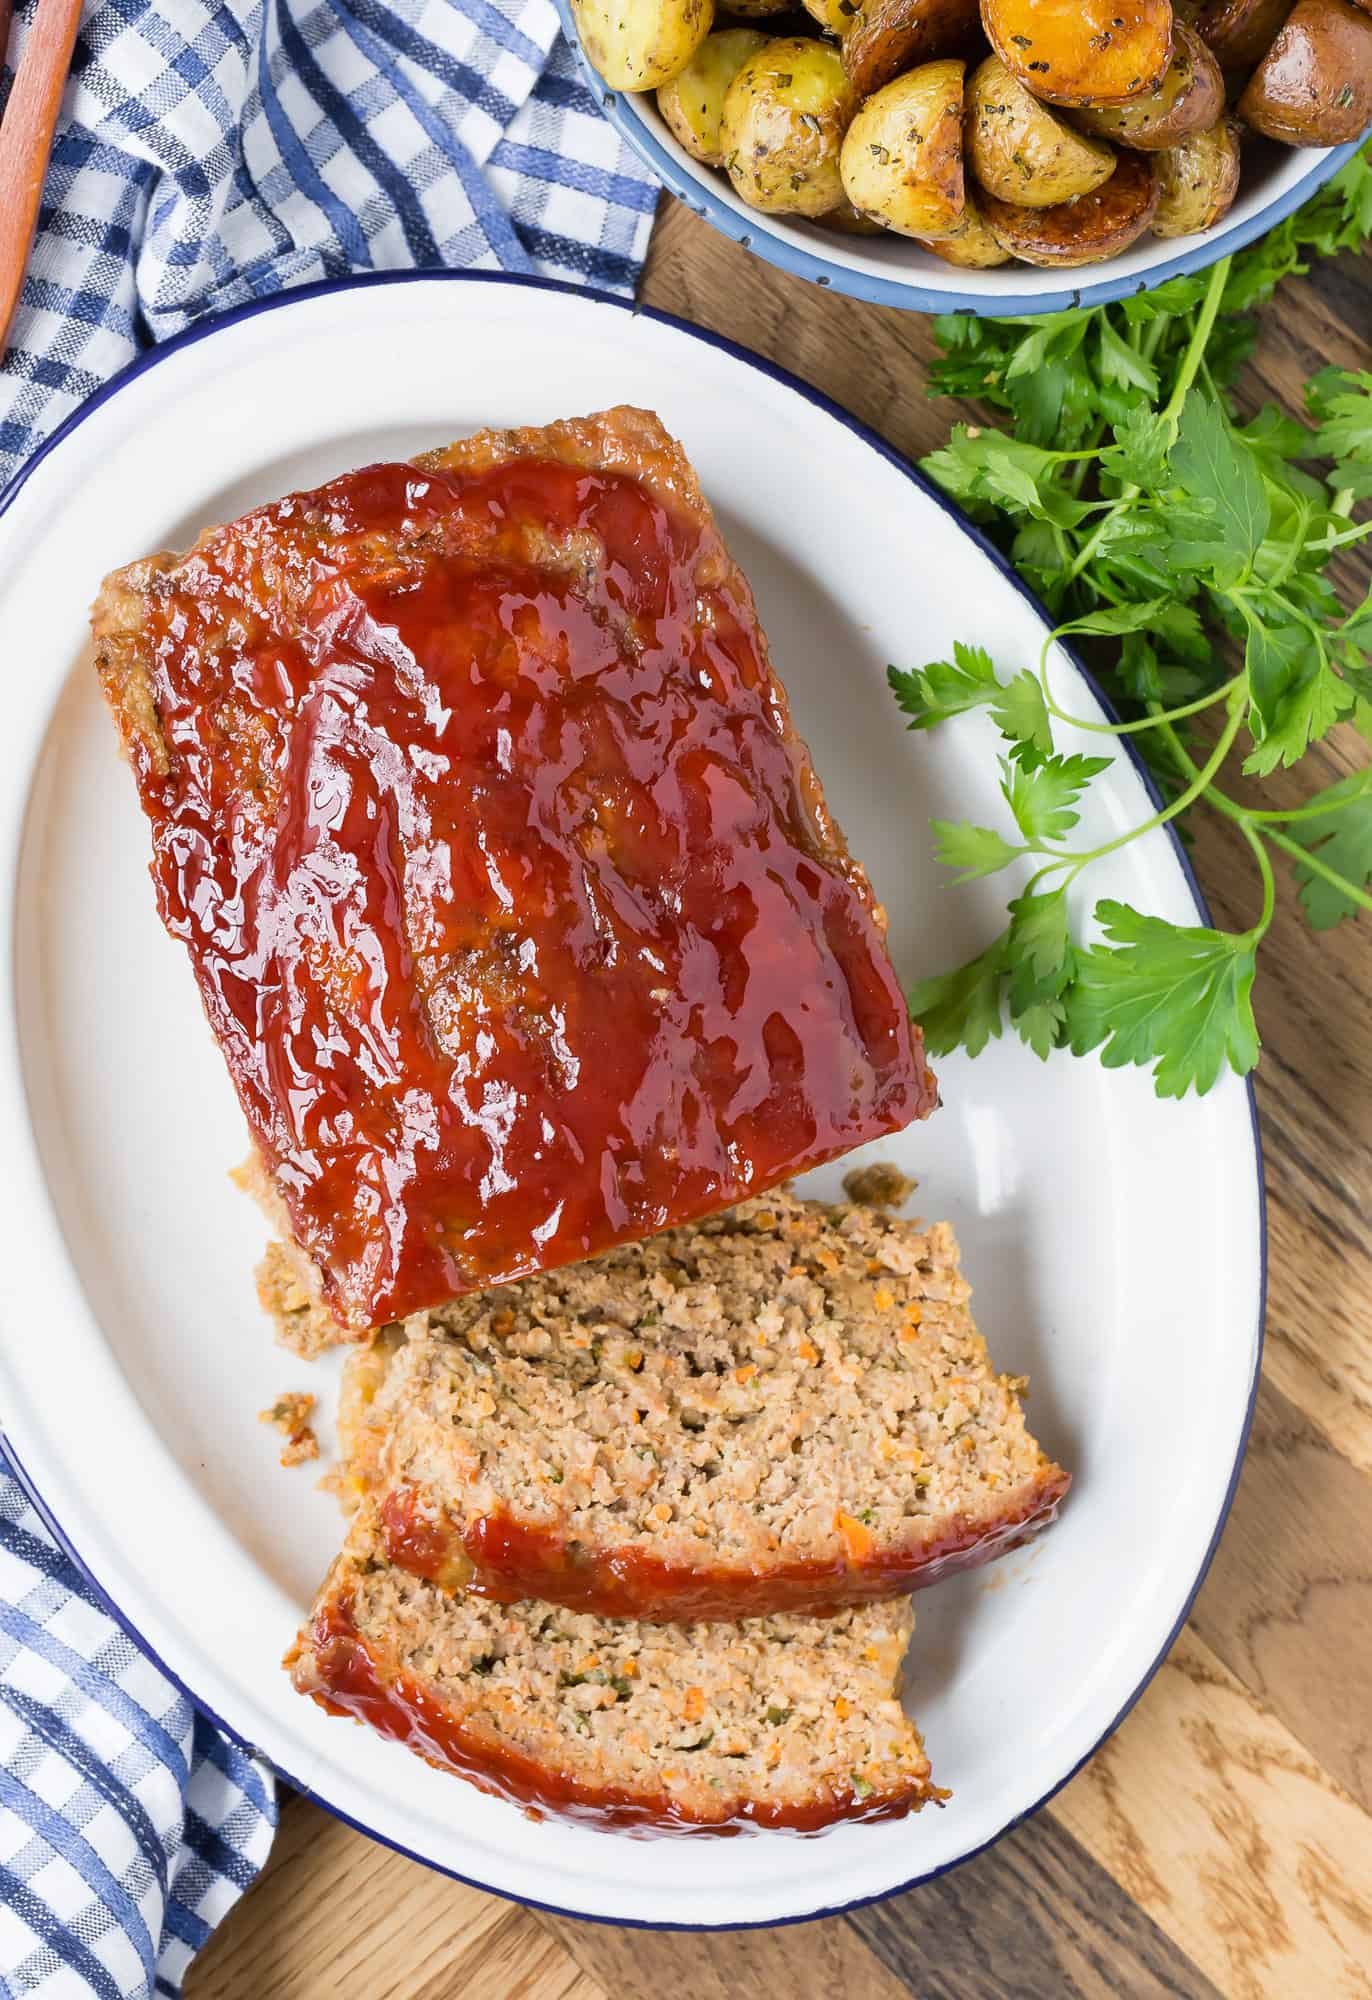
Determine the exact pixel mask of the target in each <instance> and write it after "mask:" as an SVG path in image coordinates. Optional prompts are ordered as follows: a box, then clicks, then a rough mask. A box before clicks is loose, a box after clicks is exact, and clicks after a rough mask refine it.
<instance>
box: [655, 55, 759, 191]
mask: <svg viewBox="0 0 1372 2000" xmlns="http://www.w3.org/2000/svg"><path fill="white" fill-rule="evenodd" d="M766 41H767V37H766V35H764V34H763V33H762V31H761V30H760V29H758V28H721V29H720V30H719V32H718V33H717V34H713V35H707V36H706V37H705V40H704V41H703V42H702V43H701V45H700V47H699V48H698V49H697V50H696V52H695V54H694V55H693V56H692V57H691V60H690V61H689V62H688V63H687V65H686V67H685V69H683V70H682V71H681V72H680V73H679V75H677V76H674V77H673V78H672V80H671V82H670V83H664V84H663V85H662V87H661V89H660V90H659V91H658V93H657V108H658V110H659V111H660V112H661V113H662V115H663V117H664V118H665V119H666V121H667V129H668V130H669V131H670V132H671V133H672V134H673V136H674V137H675V138H677V139H679V140H680V141H681V143H682V145H683V146H684V147H685V148H686V151H687V152H688V153H689V154H690V155H691V158H692V159H693V160H700V161H702V162H703V163H704V165H706V166H707V167H722V166H723V164H724V148H723V145H722V144H721V143H720V136H719V128H720V122H721V120H722V119H723V117H724V97H725V93H726V91H727V90H728V88H729V85H730V84H731V83H732V82H733V80H734V78H735V77H736V76H737V74H738V72H739V70H740V69H742V67H743V65H744V63H746V62H747V60H748V58H749V56H752V55H756V54H757V52H758V50H759V49H760V48H762V47H763V45H764V44H765V42H766Z"/></svg>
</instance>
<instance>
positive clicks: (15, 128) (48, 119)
mask: <svg viewBox="0 0 1372 2000" xmlns="http://www.w3.org/2000/svg"><path fill="white" fill-rule="evenodd" d="M5 5H6V0H0V10H2V9H3V8H4V7H5ZM80 20H81V0H38V11H37V13H36V15H35V16H34V20H33V23H32V26H31V27H30V28H29V32H28V39H27V40H26V42H25V43H24V53H23V55H22V57H21V58H20V61H19V69H18V73H17V74H16V76H15V79H14V87H13V89H12V90H11V91H10V98H9V103H8V104H7V105H6V107H5V115H4V118H3V119H0V359H3V357H4V352H5V343H6V340H7V338H8V336H9V330H10V323H11V321H12V320H13V318H14V310H15V307H16V306H17V305H18V303H19V294H20V292H21V291H22V290H23V285H24V270H25V267H26V266H27V264H28V260H29V249H30V247H31V245H32V243H33V232H34V229H35V227H36V226H37V222H38V205H39V202H40V201H41V200H42V196H43V182H44V179H45V178H46V175H47V170H48V155H49V153H50V152H51V151H52V135H53V128H54V126H55V125H56V123H57V112H58V108H59V106H60V105H61V102H62V91H63V88H64V87H65V85H66V81H67V71H68V69H69V68H70V66H71V52H72V48H73V45H74V44H75V41H76V30H77V27H78V25H79V24H80Z"/></svg>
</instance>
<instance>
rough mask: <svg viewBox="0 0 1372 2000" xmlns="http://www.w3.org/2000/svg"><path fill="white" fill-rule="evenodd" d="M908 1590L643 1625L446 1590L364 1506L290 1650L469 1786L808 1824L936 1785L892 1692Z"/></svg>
mask: <svg viewBox="0 0 1372 2000" xmlns="http://www.w3.org/2000/svg"><path fill="white" fill-rule="evenodd" d="M912 1624H913V1618H912V1614H911V1611H910V1607H909V1604H908V1602H904V1603H900V1604H894V1605H868V1606H864V1607H863V1608H861V1609H860V1610H854V1611H846V1612H843V1613H842V1614H841V1615H840V1616H839V1617H837V1618H834V1619H816V1618H796V1617H789V1616H783V1617H775V1618H757V1619H749V1620H747V1621H746V1622H744V1623H742V1624H737V1625H719V1624H714V1625H644V1624H639V1623H637V1622H635V1621H634V1620H632V1619H629V1620H606V1619H601V1618H593V1617H589V1616H587V1615H586V1614H584V1613H576V1612H569V1611H565V1610H561V1609H559V1608H557V1607H556V1606H553V1605H549V1604H536V1603H524V1604H513V1605H505V1604H498V1603H495V1602H493V1601H492V1600H491V1599H489V1598H483V1597H477V1596H473V1595H470V1594H459V1595H457V1596H450V1595H449V1594H448V1593H447V1592H445V1591H442V1590H440V1589H439V1588H438V1587H437V1586H436V1585H434V1584H432V1583H428V1582H425V1581H424V1580H423V1579H422V1578H419V1577H416V1576H412V1575H410V1574H409V1572H408V1571H405V1570H401V1569H397V1568H395V1567H394V1565H392V1564H390V1563H389V1562H387V1560H386V1558H385V1551H384V1547H383V1546H382V1545H381V1542H380V1530H379V1523H378V1521H377V1517H376V1514H375V1511H374V1508H373V1505H372V1503H371V1502H368V1503H367V1504H366V1505H365V1506H364V1507H363V1508H362V1510H361V1511H360V1513H359V1515H358V1518H357V1520H356V1522H355V1523H354V1526H353V1529H352V1531H351V1533H350V1535H349V1538H348V1542H347V1545H346V1547H345V1548H344V1551H343V1553H342V1555H341V1556H340V1557H339V1559H338V1561H337V1562H336V1563H335V1564H334V1567H333V1569H332V1570H331V1571H330V1573H329V1576H328V1578H327V1579H326V1581H325V1584H324V1588H323V1590H322V1592H321V1594H320V1597H319V1600H318V1602H317V1604H316V1606H315V1609H314V1612H313V1615H312V1617H311V1620H310V1623H309V1624H308V1625H307V1626H306V1628H305V1630H304V1631H303V1632H302V1634H301V1635H300V1638H299V1640H298V1642H297V1645H296V1647H295V1649H294V1650H293V1652H292V1654H291V1655H290V1656H289V1658H288V1661H287V1664H288V1666H289V1667H290V1668H291V1671H292V1677H293V1679H294V1681H295V1685H296V1686H297V1687H298V1688H299V1689H300V1690H301V1692H302V1693H304V1694H308V1695H312V1696H313V1697H314V1699H315V1700H316V1701H317V1702H319V1703H320V1705H321V1706H322V1707H324V1708H327V1709H330V1710H332V1711H333V1712H335V1713H339V1714H344V1715H351V1716H354V1717H356V1718H357V1719H358V1720H359V1721H363V1722H369V1723H370V1724H371V1725H372V1727H373V1728H374V1729H377V1730H379V1731H380V1732H381V1733H382V1734H383V1735H385V1736H391V1737H395V1738H398V1739H399V1741H401V1742H402V1743H406V1744H408V1745H409V1747H410V1748H411V1749H412V1750H415V1751H417V1752H418V1753H419V1755H420V1756H422V1757H425V1758H427V1759H428V1760H429V1762H430V1763H433V1764H437V1765H439V1766H440V1767H442V1768H445V1769H447V1770H450V1771H454V1772H456V1773H457V1774H458V1776H460V1777H463V1778H466V1779H468V1780H470V1782H471V1783H472V1784H474V1785H477V1786H478V1787H479V1788H480V1789H481V1790H482V1791H486V1792H494V1793H496V1794H497V1795H498V1796H500V1797H502V1798H506V1799H509V1800H512V1801H514V1802H516V1803H518V1804H520V1805H523V1806H532V1807H535V1808H538V1809H541V1810H542V1811H545V1812H551V1813H557V1814H560V1815H563V1816H567V1817H571V1818H574V1819H578V1820H581V1821H583V1822H584V1823H587V1824H590V1825H597V1826H616V1827H621V1828H627V1829H630V1830H632V1829H635V1828H639V1829H644V1830H646V1829H649V1828H652V1829H656V1830H661V1829H664V1828H665V1829H668V1830H671V1831H678V1832H692V1831H696V1832H699V1831H702V1830H704V1831H710V1830H713V1831H716V1832H722V1831H726V1830H729V1829H732V1828H736V1827H740V1826H755V1827H783V1828H790V1829H793V1830H796V1831H802V1832H807V1833H813V1832H818V1831H819V1830H820V1829H821V1828H824V1827H827V1826H830V1825H832V1824H834V1823H835V1822H837V1821H839V1820H846V1819H874V1818H889V1817H894V1816H898V1815H900V1814H903V1813H907V1812H911V1811H914V1810H916V1809H917V1808H919V1807H920V1806H922V1805H924V1804H925V1803H926V1801H927V1800H929V1799H931V1798H939V1797H940V1796H941V1794H940V1793H939V1792H938V1791H937V1790H936V1789H935V1788H934V1786H933V1785H932V1784H931V1782H930V1775H929V1761H928V1759H927V1757H926V1756H925V1754H924V1746H923V1744H922V1743H921V1741H920V1737H919V1733H918V1731H917V1730H916V1729H915V1728H914V1727H913V1725H912V1724H911V1723H910V1722H909V1721H907V1719H906V1717H905V1715H904V1714H903V1713H902V1711H901V1707H900V1704H899V1702H898V1700H897V1699H896V1681H897V1676H898V1673H899V1669H900V1662H901V1659H902V1656H903V1654H904V1652H905V1647H906V1644H907V1642H908V1640H909V1636H910V1631H911V1628H912Z"/></svg>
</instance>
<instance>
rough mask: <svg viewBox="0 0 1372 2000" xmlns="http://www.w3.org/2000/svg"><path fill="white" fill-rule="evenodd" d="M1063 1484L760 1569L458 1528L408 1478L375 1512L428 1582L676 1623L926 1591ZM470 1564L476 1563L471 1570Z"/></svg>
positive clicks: (1026, 1526) (1047, 1482)
mask: <svg viewBox="0 0 1372 2000" xmlns="http://www.w3.org/2000/svg"><path fill="white" fill-rule="evenodd" d="M1070 1484H1071V1479H1070V1476H1069V1474H1067V1473H1066V1472H1064V1471H1062V1469H1061V1468H1060V1467H1058V1466H1054V1467H1053V1468H1052V1471H1051V1473H1050V1474H1048V1475H1046V1476H1045V1477H1044V1478H1043V1479H1042V1480H1041V1481H1040V1482H1039V1483H1037V1484H1035V1485H1034V1486H1032V1487H1031V1488H1029V1489H1028V1490H1027V1491H1026V1490H1023V1489H1021V1491H1020V1492H1018V1493H1015V1494H1011V1495H1010V1496H1008V1500H1007V1504H1006V1506H1005V1507H1004V1508H1002V1509H1001V1511H1000V1512H999V1513H998V1514H996V1515H995V1516H994V1517H993V1518H991V1519H982V1520H979V1521H974V1520H969V1519H967V1518H966V1517H965V1516H960V1517H958V1518H956V1519H954V1520H952V1521H950V1522H946V1523H944V1524H942V1525H941V1526H940V1528H939V1529H938V1530H936V1531H935V1532H931V1533H926V1534H924V1535H923V1536H922V1537H919V1538H916V1537H914V1536H912V1537H911V1539H910V1540H909V1541H907V1542H905V1543H903V1544H902V1545H901V1546H900V1547H898V1548H897V1547H889V1546H888V1547H884V1548H874V1549H873V1551H872V1553H871V1555H870V1556H868V1557H866V1558H864V1559H862V1560H854V1559H852V1558H850V1557H849V1556H847V1555H846V1554H845V1555H840V1556H838V1557H837V1558H835V1559H834V1560H833V1561H832V1562H794V1561H793V1562H784V1563H778V1564H776V1565H775V1566H774V1567H772V1568H770V1569H767V1570H763V1571H759V1570H751V1569H740V1568H732V1569H731V1568H729V1567H728V1566H727V1565H724V1564H718V1565H711V1564H708V1563H700V1564H689V1565H688V1564H683V1563H673V1562H669V1561H665V1560H664V1559H663V1558H662V1557H661V1556H657V1555H654V1554H653V1553H652V1552H651V1550H648V1549H644V1548H638V1547H635V1546H633V1545H625V1546H624V1547H622V1548H617V1549H610V1550H605V1551H597V1550H594V1549H590V1548H588V1547H587V1546H586V1545H585V1543H581V1542H574V1541H570V1540H569V1539H568V1538H567V1537H566V1536H565V1535H562V1534H560V1533H559V1532H558V1531H557V1530H556V1529H553V1528H537V1527H532V1526H530V1525H529V1523H527V1522H524V1521H517V1520H515V1519H514V1518H513V1517H512V1516H511V1515H510V1514H508V1513H506V1512H505V1511H504V1510H503V1509H501V1510H500V1511H498V1512H495V1513H492V1514H483V1515H479V1516H477V1517H476V1518H475V1519H473V1520H471V1521H469V1522H468V1523H467V1524H466V1526H465V1527H463V1526H461V1525H459V1524H458V1523H456V1522H453V1521H451V1520H449V1519H448V1518H447V1517H446V1516H443V1515H441V1514H439V1513H438V1512H436V1511H435V1510H433V1509H431V1508H428V1507H425V1506H424V1505H423V1504H422V1503H421V1499H420V1495H419V1494H418V1493H417V1492H416V1490H415V1489H414V1488H413V1487H410V1486H399V1487H395V1488H393V1489H392V1490H391V1491H390V1492H389V1493H387V1495H386V1497H385V1499H384V1500H383V1501H382V1503H381V1507H380V1510H379V1511H380V1521H381V1536H382V1541H383V1545H384V1548H385V1552H386V1556H387V1558H388V1560H389V1561H391V1562H392V1563H394V1564H395V1565H396V1567H397V1568H398V1569H405V1570H408V1571H410V1573H411V1574H412V1575H414V1576H421V1577H424V1578H426V1579H427V1580H428V1581H429V1582H430V1583H437V1584H440V1585H442V1586H443V1587H444V1588H453V1587H458V1586H461V1587H465V1588H466V1589H468V1590H472V1591H475V1592H477V1593H478V1594H479V1595H481V1596H484V1597H494V1598H498V1599H500V1600H501V1601H502V1602H504V1603H516V1602H518V1600H519V1599H520V1598H525V1597H537V1598H542V1599H543V1600H544V1601H545V1602H546V1603H549V1604H563V1605H566V1607H567V1608H568V1610H571V1611H593V1612H597V1613H598V1614H599V1615H600V1616H601V1617H605V1618H645V1619H649V1620H652V1619H658V1620H662V1621H664V1622H667V1623H673V1622H677V1623H683V1624H684V1623H687V1622H689V1621H690V1620H692V1619H697V1618H707V1619H735V1618H755V1617H761V1616H763V1615H764V1614H765V1613H768V1612H774V1611H790V1612H813V1613H827V1612H832V1611H838V1610H841V1609H842V1608H843V1607H844V1606H845V1605H850V1604H865V1603H867V1602H869V1601H870V1600H872V1599H876V1598H887V1597H899V1596H903V1595H904V1594H905V1593H906V1592H907V1591H912V1590H923V1589H924V1588H925V1587H926V1586H927V1585H929V1584H931V1583H937V1582H939V1580H940V1579H941V1578H942V1577H945V1576H952V1575H954V1574H955V1573H956V1572H957V1571H958V1570H964V1569H976V1568H977V1567H978V1566H979V1565H980V1564H982V1563H985V1562H990V1561H991V1559H992V1558H993V1557H995V1556H1000V1555H1006V1554H1008V1552H1009V1551H1010V1550H1011V1549H1017V1548H1019V1547H1021V1546H1022V1544H1023V1543H1025V1542H1027V1541H1030V1540H1032V1538H1033V1537H1034V1536H1035V1535H1037V1534H1039V1533H1040V1532H1041V1531H1042V1530H1043V1529H1044V1528H1046V1527H1047V1526H1048V1525H1049V1523H1050V1522H1051V1521H1052V1520H1054V1519H1055V1518H1056V1515H1057V1512H1058V1508H1059V1506H1060V1505H1061V1503H1062V1499H1063V1496H1064V1495H1065V1494H1066V1492H1067V1489H1068V1487H1069V1485H1070ZM464 1557H465V1559H466V1560H465V1561H464ZM467 1562H470V1563H471V1564H472V1565H473V1567H474V1571H475V1574H474V1575H472V1576H470V1577H468V1576H467V1575H466V1574H465V1571H466V1565H467Z"/></svg>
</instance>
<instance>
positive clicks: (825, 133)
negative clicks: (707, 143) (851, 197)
mask: <svg viewBox="0 0 1372 2000" xmlns="http://www.w3.org/2000/svg"><path fill="white" fill-rule="evenodd" d="M856 109H857V93H856V92H855V91H854V89H853V86H852V84H851V83H849V81H848V79H847V77H846V76H845V75H844V74H843V64H842V63H841V62H840V61H839V56H838V50H837V49H835V48H831V47H830V46H829V44H828V43H827V42H820V41H812V40H811V39H810V37H809V36H808V35H778V36H777V38H776V39H775V40H774V41H770V42H768V43H767V46H766V47H765V48H761V49H759V50H758V51H757V54H756V55H752V56H749V58H748V60H747V61H746V62H745V63H744V64H743V65H742V67H741V68H740V69H739V70H738V71H737V73H736V74H735V76H734V80H733V82H732V83H731V84H730V85H729V88H728V91H727V92H726V94H725V98H724V117H723V120H722V122H721V126H720V144H721V146H722V147H723V149H724V166H725V170H726V172H727V173H728V176H729V179H730V180H731V181H732V182H733V184H734V187H735V189H736V190H737V192H738V193H739V194H740V195H741V196H742V197H743V199H744V201H746V202H747V203H748V204H749V206H750V207H752V208H760V209H764V210H766V211H768V212H769V213H771V214H776V215H827V214H828V212H829V210H830V209H832V208H837V207H838V205H839V203H840V202H841V201H842V200H843V182H842V180H841V179H840V178H839V169H838V156H839V148H840V147H841V146H842V144H843V135H844V133H845V132H846V131H847V129H848V121H849V119H850V118H851V117H852V115H853V113H854V111H855V110H856Z"/></svg>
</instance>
